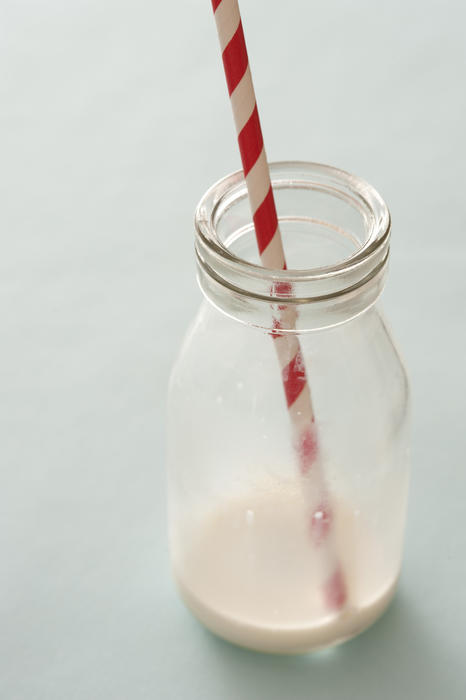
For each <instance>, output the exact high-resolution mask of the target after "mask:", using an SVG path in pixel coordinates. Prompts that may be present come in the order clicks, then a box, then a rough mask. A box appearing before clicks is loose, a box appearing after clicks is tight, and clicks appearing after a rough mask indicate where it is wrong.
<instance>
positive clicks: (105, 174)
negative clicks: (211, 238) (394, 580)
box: [0, 0, 466, 700]
mask: <svg viewBox="0 0 466 700" xmlns="http://www.w3.org/2000/svg"><path fill="white" fill-rule="evenodd" d="M242 7H243V15H244V23H245V27H246V36H247V39H248V42H249V47H250V52H251V56H252V58H253V60H252V63H253V69H254V74H255V79H256V84H257V93H258V98H259V101H260V106H261V112H262V121H263V127H264V133H265V138H266V142H267V144H268V152H269V156H270V158H271V159H274V160H280V159H286V158H300V159H309V160H317V161H322V162H326V163H332V164H334V165H337V166H340V167H342V168H345V169H347V170H350V171H353V172H355V173H357V174H359V175H361V176H363V177H365V178H366V179H368V180H369V181H370V182H372V183H373V184H374V185H375V186H376V187H377V188H378V189H379V190H380V192H381V193H382V194H383V196H384V197H385V198H386V199H387V201H388V203H389V205H390V208H391V210H392V215H393V221H394V228H393V246H392V264H391V272H390V276H389V280H388V285H387V289H386V293H385V297H384V304H385V307H386V310H387V312H388V315H389V318H390V319H391V322H392V325H393V327H394V331H395V335H396V337H397V339H398V341H399V344H400V347H401V349H402V351H403V354H404V356H405V358H406V362H407V366H408V369H409V371H410V374H411V378H412V386H413V398H414V426H413V462H414V470H413V479H412V490H411V502H410V511H409V517H408V524H407V540H406V555H405V562H404V568H403V575H402V580H401V587H400V592H399V595H398V597H397V599H396V602H395V603H394V605H393V607H392V608H391V610H390V612H389V613H388V614H387V615H386V616H385V617H384V618H383V619H382V620H381V621H380V622H379V623H378V624H377V625H376V626H375V627H374V628H373V629H372V630H371V631H369V632H368V633H366V634H364V635H363V636H361V637H360V638H359V639H356V640H355V641H353V642H351V643H349V644H347V645H345V646H344V647H342V648H340V649H338V650H337V651H334V652H331V653H325V654H324V653H323V654H319V655H316V656H313V657H303V658H273V657H266V656H261V655H258V654H251V653H248V652H246V651H242V650H239V649H236V648H234V647H232V646H229V645H227V644H225V643H223V642H220V641H217V640H216V639H215V638H214V637H212V636H210V635H209V634H208V633H206V632H204V631H203V629H202V628H201V627H200V626H199V625H198V624H197V623H196V622H195V621H194V620H193V619H192V618H191V617H190V616H189V614H188V613H187V612H186V611H185V609H184V608H183V606H182V605H181V603H180V602H179V600H178V598H177V596H176V594H175V591H174V588H173V585H172V582H171V579H170V574H169V568H168V557H167V545H166V526H165V503H164V488H165V478H164V401H165V392H166V385H167V376H168V372H169V368H170V365H171V363H172V361H173V357H174V354H175V352H176V348H177V347H178V345H179V342H180V339H181V337H182V334H183V332H184V329H185V327H186V324H187V322H188V320H189V319H190V317H191V316H192V314H193V312H194V310H195V308H196V306H197V304H198V302H199V298H200V297H199V292H198V290H197V286H196V283H195V276H194V263H193V253H192V239H193V232H192V214H193V210H194V206H195V204H196V203H197V200H198V199H199V197H200V196H201V195H202V193H203V192H204V190H205V189H206V188H207V186H208V185H210V183H211V182H213V181H214V180H216V179H218V178H219V177H220V176H221V175H223V174H225V173H227V172H229V171H231V170H234V169H236V168H238V167H239V158H238V155H237V152H236V149H235V143H234V136H233V124H232V119H231V116H230V113H229V105H228V100H227V97H226V88H225V86H224V81H223V75H222V70H221V66H220V62H219V55H218V48H217V39H216V35H215V29H214V23H213V19H212V17H211V9H210V2H209V0H204V2H200V1H198V0H196V1H195V0H185V2H181V3H175V2H163V3H162V2H148V1H147V0H132V1H131V2H130V1H129V0H126V1H125V2H122V1H121V0H113V1H112V2H109V1H108V0H100V1H99V2H95V0H94V1H93V2H91V1H90V0H81V1H78V0H67V2H59V1H58V0H35V1H33V0H29V1H27V0H16V1H15V2H13V1H12V0H3V2H2V5H1V9H0V15H1V17H0V19H1V21H0V26H1V30H0V31H1V36H0V42H1V64H2V75H1V78H0V90H1V105H2V107H1V112H0V120H1V121H0V139H1V144H0V152H1V174H0V177H1V182H0V193H1V194H0V196H1V202H0V230H1V241H2V244H1V250H0V303H1V309H0V319H1V323H0V373H1V397H2V399H1V402H0V419H1V431H2V434H1V440H0V465H1V472H0V473H1V490H0V499H1V504H0V505H1V507H0V517H1V522H0V545H1V550H0V551H1V559H0V615H1V620H0V645H1V649H0V697H1V698H2V700H55V699H56V700H75V699H79V700H81V699H82V700H91V699H94V698H98V699H99V700H104V699H108V700H120V699H121V700H143V699H146V698H147V699H151V700H155V699H159V698H160V699H161V700H180V699H181V700H184V699H187V700H188V699H189V700H190V699H193V700H213V699H215V700H218V699H219V698H222V699H223V698H225V699H228V700H229V699H231V700H233V699H235V700H237V699H238V698H245V699H247V700H249V699H250V698H257V699H259V700H262V699H263V700H283V699H284V698H290V699H293V700H304V699H306V700H307V699H308V698H315V699H316V700H337V699H339V698H344V699H345V700H346V699H353V698H354V699H357V700H366V699H367V700H393V698H422V699H423V700H436V699H437V698H440V697H444V698H448V699H449V700H460V699H461V698H464V697H465V696H466V663H465V660H464V657H465V651H466V604H465V580H466V566H465V547H466V527H465V517H464V512H465V507H464V503H465V497H466V494H465V486H466V477H465V471H464V469H465V447H466V444H465V427H464V422H465V412H464V394H465V388H466V387H465V384H466V382H465V379H466V372H465V314H464V304H465V293H466V281H465V279H466V275H465V263H466V243H465V241H466V235H465V234H466V231H465V226H466V212H465V204H464V201H465V199H464V192H465V177H464V162H465V155H466V154H465V150H466V149H465V136H464V133H465V132H464V125H465V121H466V104H465V67H466V52H465V42H464V24H465V19H466V17H465V13H464V6H463V3H462V2H460V0H446V1H444V2H420V1H416V2H407V1H406V0H395V1H392V2H384V3H382V2H375V3H374V2H373V1H372V2H369V0H367V1H363V0H351V2H349V1H343V0H342V1H341V2H327V3H324V2H320V3H310V2H309V1H308V0H289V1H288V2H286V3H279V2H273V3H270V2H266V0H243V3H242ZM265 17H266V19H265Z"/></svg>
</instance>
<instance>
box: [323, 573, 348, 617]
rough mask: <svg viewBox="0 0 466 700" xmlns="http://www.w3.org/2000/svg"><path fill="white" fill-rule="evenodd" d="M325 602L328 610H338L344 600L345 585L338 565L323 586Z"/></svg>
mask: <svg viewBox="0 0 466 700" xmlns="http://www.w3.org/2000/svg"><path fill="white" fill-rule="evenodd" d="M324 596H325V602H326V604H327V607H328V608H329V610H340V609H341V608H342V607H343V605H344V604H345V602H346V586H345V579H344V577H343V572H342V570H341V568H340V567H338V568H337V569H336V570H335V572H334V573H333V575H332V576H331V577H330V578H329V579H328V581H327V582H326V584H325V586H324Z"/></svg>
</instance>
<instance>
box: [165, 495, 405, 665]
mask: <svg viewBox="0 0 466 700" xmlns="http://www.w3.org/2000/svg"><path fill="white" fill-rule="evenodd" d="M333 509H334V518H335V520H334V523H335V532H336V541H337V548H338V556H339V558H340V560H341V562H342V564H343V568H344V572H345V577H346V584H347V589H348V602H347V604H346V605H345V607H344V609H343V610H342V611H340V612H329V611H328V610H326V609H325V607H324V605H323V602H322V594H321V585H322V582H321V580H320V578H319V570H318V568H317V567H316V566H315V561H314V560H313V547H312V544H311V541H310V537H309V533H308V530H307V527H306V523H307V522H308V518H307V517H306V514H307V513H306V504H305V502H304V496H303V493H302V491H301V490H300V488H299V486H298V485H297V484H296V482H294V483H293V484H288V485H286V486H284V485H283V483H280V486H279V487H277V486H275V487H274V486H273V485H272V484H270V485H269V484H267V486H266V487H264V485H261V487H260V489H255V490H254V491H252V492H251V493H250V494H248V495H247V496H242V497H236V498H231V499H230V500H228V501H226V502H224V503H223V504H221V505H219V506H218V507H217V508H216V509H215V510H213V511H211V513H210V514H209V515H208V516H206V517H205V519H204V520H203V521H202V523H201V524H200V525H199V527H198V529H197V530H196V531H194V532H192V527H191V533H190V539H189V543H186V542H185V546H184V547H183V552H184V554H183V556H182V557H180V555H179V553H178V556H176V555H175V559H174V568H175V577H176V580H177V583H178V586H179V588H180V591H181V594H182V597H183V598H184V600H185V602H186V603H187V605H188V607H189V608H190V609H191V610H192V612H193V613H194V614H195V615H196V617H197V618H198V619H199V620H200V621H201V622H203V623H204V625H206V627H208V628H209V629H210V630H211V631H212V632H214V633H215V634H218V635H219V636H221V637H223V638H224V639H227V640H229V641H231V642H234V643H236V644H239V645H241V646H245V647H249V648H251V649H256V650H259V651H267V652H276V653H296V652H303V651H307V650H309V649H317V648H322V647H325V646H329V645H332V644H336V643H338V642H340V641H343V640H344V639H347V638H349V637H352V636H354V635H355V634H358V633H359V632H361V631H362V630H363V629H365V628H366V627H368V626H369V625H371V624H372V623H373V622H374V621H375V620H376V619H377V618H378V617H379V616H380V615H381V613H382V612H383V611H384V610H385V608H386V607H387V605H388V603H389V602H390V600H391V598H392V596H393V594H394V590H395V586H396V579H397V574H398V567H394V566H393V562H392V563H388V562H385V561H384V560H383V556H382V553H381V551H380V547H379V548H378V547H377V541H376V540H375V539H374V537H373V535H372V536H371V533H370V532H369V531H368V528H367V527H365V526H364V523H363V522H362V519H361V517H360V516H359V513H358V511H353V510H352V509H350V508H349V507H348V506H347V505H345V504H344V503H342V502H335V503H333ZM394 569H395V570H394Z"/></svg>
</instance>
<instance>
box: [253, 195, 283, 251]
mask: <svg viewBox="0 0 466 700" xmlns="http://www.w3.org/2000/svg"><path fill="white" fill-rule="evenodd" d="M253 220H254V228H255V229H256V239H257V245H258V248H259V253H260V254H261V255H262V253H263V252H264V250H265V249H266V248H267V246H268V245H269V243H270V241H271V240H272V238H273V237H274V235H275V232H276V230H277V226H278V220H277V211H276V209H275V201H274V198H273V192H272V187H271V186H270V189H269V191H268V193H267V194H266V196H265V198H264V201H263V202H262V204H261V205H260V206H259V208H258V209H257V211H256V212H255V213H254V216H253Z"/></svg>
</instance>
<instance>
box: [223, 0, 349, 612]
mask: <svg viewBox="0 0 466 700" xmlns="http://www.w3.org/2000/svg"><path fill="white" fill-rule="evenodd" d="M212 6H213V10H214V13H215V20H216V23H217V31H218V36H219V40H220V47H221V50H222V58H223V65H224V68H225V76H226V80H227V85H228V92H229V95H230V100H231V106H232V109H233V116H234V119H235V124H236V131H237V134H238V144H239V150H240V154H241V160H242V163H243V171H244V176H245V179H246V184H247V188H248V194H249V201H250V204H251V211H252V215H253V220H254V227H255V232H256V239H257V245H258V248H259V253H260V258H261V262H262V264H263V266H264V267H268V268H272V269H279V270H285V269H286V261H285V253H284V250H283V243H282V237H281V233H280V228H279V225H278V218H277V211H276V207H275V200H274V196H273V190H272V185H271V182H270V173H269V166H268V163H267V157H266V154H265V149H264V141H263V138H262V130H261V126H260V121H259V113H258V110H257V104H256V97H255V93H254V86H253V84H252V77H251V71H250V69H249V59H248V53H247V50H246V43H245V40H244V34H243V27H242V24H241V16H240V11H239V7H238V2H237V0H212ZM275 291H279V292H280V294H282V295H283V296H285V295H286V296H291V293H292V289H291V286H290V285H289V284H281V285H279V284H276V285H275ZM279 309H280V311H281V315H280V318H279V319H276V320H275V321H274V331H273V333H272V337H273V338H274V345H275V348H276V350H277V355H278V359H279V363H280V368H281V372H282V380H283V386H284V390H285V396H286V402H287V406H288V411H289V414H290V419H291V424H292V426H293V433H294V439H295V446H296V450H297V454H298V458H299V465H300V471H301V473H302V475H303V476H305V477H306V480H305V483H306V494H307V496H308V498H309V505H310V522H309V530H310V535H311V541H312V543H313V545H314V547H315V548H316V550H317V554H318V558H319V561H320V564H321V567H322V577H323V590H322V593H323V598H324V602H325V605H326V607H327V608H328V609H329V610H340V609H341V608H342V607H343V606H344V605H345V603H346V599H347V592H346V584H345V579H344V575H343V570H342V567H341V564H340V562H339V560H338V557H337V554H336V544H335V537H334V527H333V524H334V518H333V513H332V508H331V505H330V500H329V496H328V490H327V487H326V482H325V478H324V473H323V469H322V465H321V460H320V456H319V449H318V442H317V431H316V426H315V420H314V411H313V408H312V400H311V392H310V388H309V383H308V381H307V378H306V369H305V365H304V359H303V355H302V352H301V346H300V342H299V339H298V336H297V335H296V334H295V333H290V332H283V333H281V332H280V331H281V330H282V331H284V330H287V331H290V330H291V331H292V330H293V329H294V328H295V323H296V312H295V311H294V309H293V307H291V306H290V305H288V306H284V305H283V306H282V305H280V306H279Z"/></svg>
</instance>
